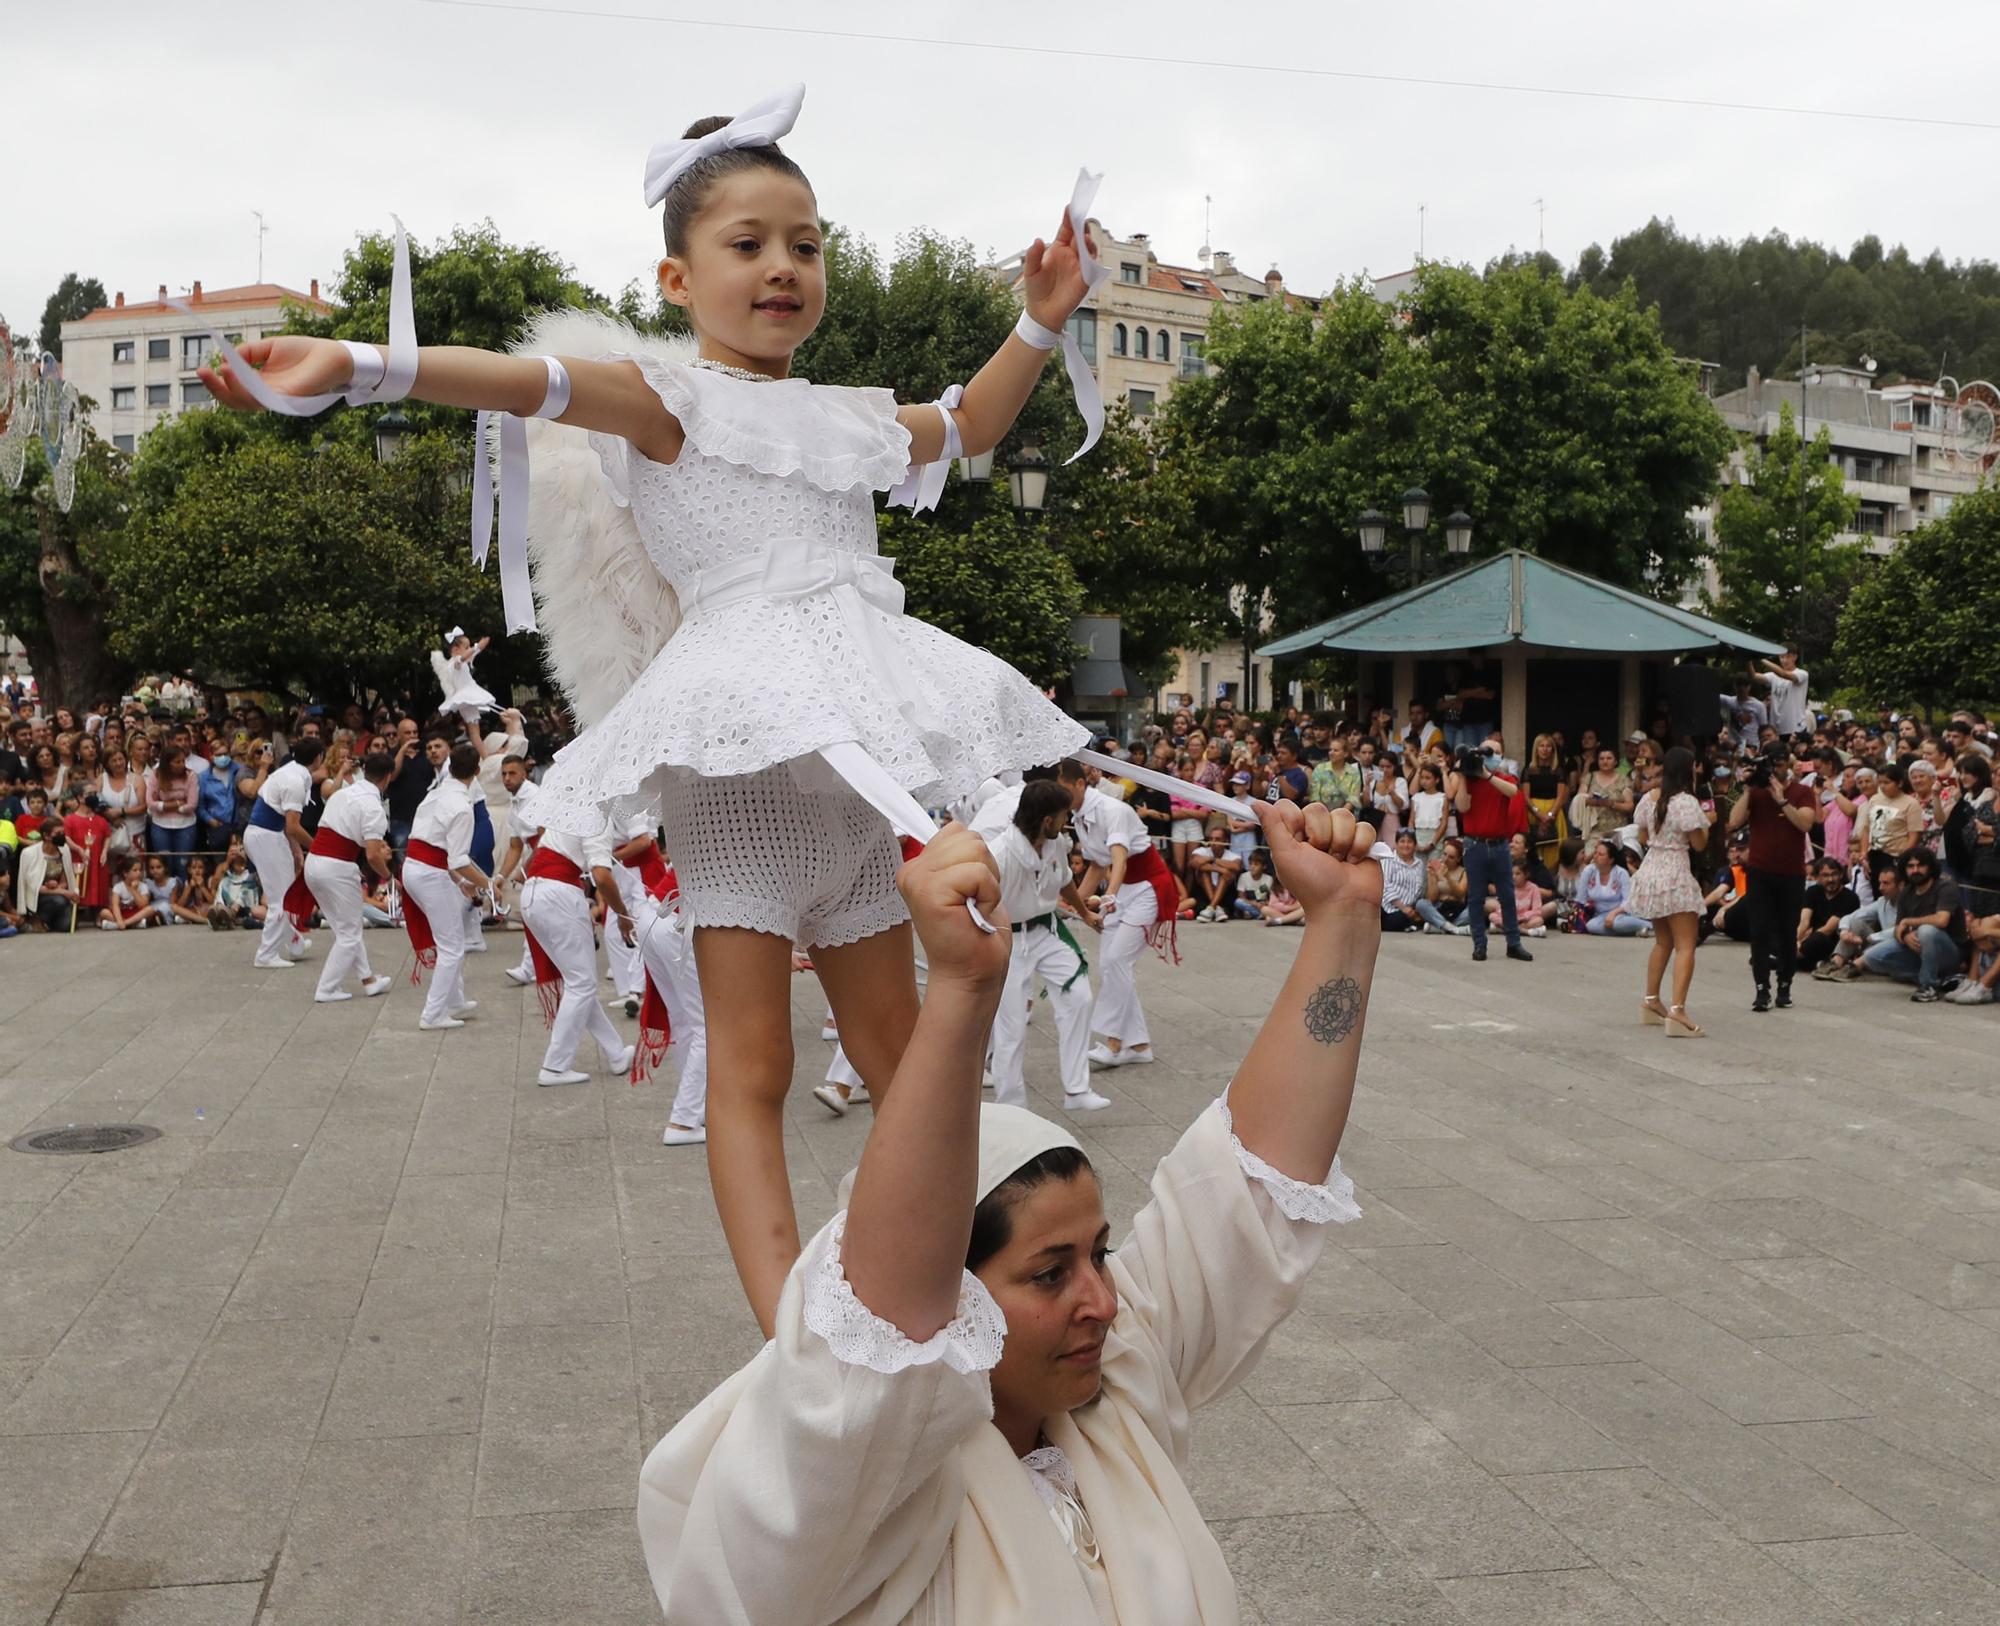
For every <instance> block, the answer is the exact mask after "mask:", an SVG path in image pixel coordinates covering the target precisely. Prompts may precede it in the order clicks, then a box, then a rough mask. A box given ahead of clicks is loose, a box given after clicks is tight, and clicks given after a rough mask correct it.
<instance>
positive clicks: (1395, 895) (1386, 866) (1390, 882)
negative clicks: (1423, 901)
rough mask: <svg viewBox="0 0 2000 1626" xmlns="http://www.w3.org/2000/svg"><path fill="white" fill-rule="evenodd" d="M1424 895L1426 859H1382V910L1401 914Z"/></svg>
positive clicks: (1385, 912) (1386, 912)
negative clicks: (1407, 860) (1404, 860)
mask: <svg viewBox="0 0 2000 1626" xmlns="http://www.w3.org/2000/svg"><path fill="white" fill-rule="evenodd" d="M1423 895H1424V861H1423V860H1422V859H1421V858H1412V859H1411V860H1410V861H1409V862H1408V863H1407V864H1406V863H1404V862H1403V861H1402V859H1401V858H1385V859H1383V860H1382V912H1383V913H1384V914H1385V915H1386V914H1388V913H1390V912H1391V911H1394V912H1396V913H1398V914H1400V913H1401V912H1402V911H1403V910H1405V909H1407V908H1408V907H1409V906H1410V905H1411V904H1413V903H1415V902H1416V901H1417V899H1419V898H1421V897H1422V896H1423Z"/></svg>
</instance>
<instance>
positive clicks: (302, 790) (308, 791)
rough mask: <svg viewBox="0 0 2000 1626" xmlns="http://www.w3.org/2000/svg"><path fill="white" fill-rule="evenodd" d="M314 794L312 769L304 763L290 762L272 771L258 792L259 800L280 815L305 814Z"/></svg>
mask: <svg viewBox="0 0 2000 1626" xmlns="http://www.w3.org/2000/svg"><path fill="white" fill-rule="evenodd" d="M312 793H313V775H312V769H310V768H308V767H307V766H306V765H305V764H304V763H303V762H288V763H286V764H285V765H284V766H283V767H282V768H273V769H272V770H271V772H270V775H269V776H268V777H267V778H266V779H265V781H264V788H263V789H262V790H260V791H258V792H257V799H258V800H259V801H261V802H265V803H268V804H269V805H270V806H271V807H272V808H274V809H275V810H276V811H278V812H280V813H303V812H304V811H305V810H306V804H307V803H308V802H310V801H311V800H312Z"/></svg>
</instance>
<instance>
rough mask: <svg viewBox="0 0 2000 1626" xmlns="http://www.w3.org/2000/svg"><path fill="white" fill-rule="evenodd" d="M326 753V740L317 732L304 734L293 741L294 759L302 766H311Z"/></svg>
mask: <svg viewBox="0 0 2000 1626" xmlns="http://www.w3.org/2000/svg"><path fill="white" fill-rule="evenodd" d="M325 755H326V742H325V741H323V740H322V739H320V737H319V736H318V735H316V734H302V735H300V736H299V738H298V739H296V740H294V741H293V742H292V760H293V761H294V762H296V763H297V764H298V765H299V766H300V767H302V768H310V767H311V766H312V765H313V764H314V763H315V762H317V761H319V759H320V758H321V757H323V756H325Z"/></svg>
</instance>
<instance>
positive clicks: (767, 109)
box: [646, 84, 806, 209]
mask: <svg viewBox="0 0 2000 1626" xmlns="http://www.w3.org/2000/svg"><path fill="white" fill-rule="evenodd" d="M805 99H806V87H805V86H804V85H803V84H798V85H792V86H789V87H788V88H786V89H784V90H781V91H779V92H778V94H777V95H775V96H766V97H765V98H764V99H763V100H762V101H761V102H756V103H753V104H752V105H751V106H749V107H746V108H744V109H743V111H742V112H740V113H738V114H737V115H736V117H735V118H733V119H731V120H730V121H729V122H728V123H727V124H725V125H723V126H722V128H721V129H719V130H711V131H709V132H708V134H707V135H705V136H695V137H694V138H692V139H691V140H689V139H679V138H677V139H675V140H671V141H659V142H655V143H654V144H653V150H652V151H651V152H649V153H647V154H646V207H647V208H649V209H650V208H652V206H653V205H654V204H656V203H658V202H659V201H660V200H661V199H663V198H664V197H665V196H666V195H667V189H668V188H669V187H671V186H672V185H673V184H674V182H675V181H677V180H679V179H680V178H681V176H682V175H684V174H685V173H686V172H687V171H688V170H689V169H690V168H692V167H693V166H694V165H696V164H698V163H700V162H701V161H702V160H703V159H704V158H713V157H714V156H715V155H716V154H717V153H723V152H728V151H730V150H731V149H733V148H736V147H769V146H773V145H775V144H776V143H777V142H778V141H780V140H782V139H783V138H784V137H786V136H788V135H790V134H791V133H792V126H793V125H794V124H796V123H798V121H799V108H800V106H801V105H803V103H804V102H805Z"/></svg>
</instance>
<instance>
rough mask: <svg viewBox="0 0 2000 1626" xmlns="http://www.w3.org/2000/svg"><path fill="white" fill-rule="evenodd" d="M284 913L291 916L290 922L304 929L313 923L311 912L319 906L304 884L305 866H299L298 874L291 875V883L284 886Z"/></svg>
mask: <svg viewBox="0 0 2000 1626" xmlns="http://www.w3.org/2000/svg"><path fill="white" fill-rule="evenodd" d="M284 908H285V913H286V914H288V915H290V916H291V917H292V924H293V925H294V926H296V927H298V929H299V930H300V931H305V930H306V929H307V928H308V927H310V926H311V925H312V923H313V914H314V912H315V911H316V910H317V909H318V908H319V900H318V899H317V898H315V897H314V896H313V895H312V888H311V887H309V886H307V885H306V871H305V866H304V865H303V864H301V865H300V866H299V872H298V874H296V875H294V876H293V877H292V884H291V885H290V886H288V887H286V888H285V904H284Z"/></svg>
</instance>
